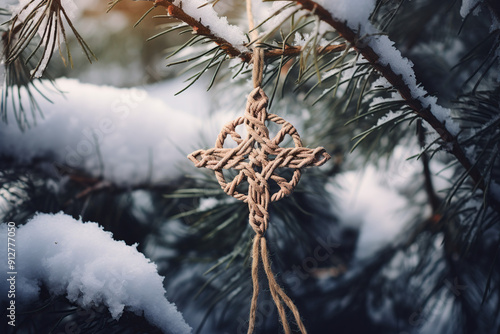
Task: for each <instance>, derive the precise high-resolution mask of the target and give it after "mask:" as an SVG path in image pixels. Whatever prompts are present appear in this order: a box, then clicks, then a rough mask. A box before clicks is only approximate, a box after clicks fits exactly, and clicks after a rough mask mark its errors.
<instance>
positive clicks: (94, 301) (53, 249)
mask: <svg viewBox="0 0 500 334" xmlns="http://www.w3.org/2000/svg"><path fill="white" fill-rule="evenodd" d="M0 237H1V240H7V225H6V224H1V225H0ZM6 251H7V249H6V247H2V249H1V250H0V254H1V256H2V258H3V259H6V258H7V254H6ZM6 265H7V263H6V262H4V263H3V266H5V267H4V268H3V269H2V274H1V275H2V276H3V275H6V273H7V272H8V271H9V270H7V268H6ZM16 271H17V280H16V302H20V303H23V302H26V303H29V302H30V301H32V300H36V299H37V298H38V295H39V291H40V285H41V284H44V285H45V286H46V287H47V288H48V290H49V291H50V293H51V294H53V295H65V296H66V298H67V299H68V300H69V301H71V302H73V303H76V304H78V305H79V306H81V307H82V308H84V309H86V308H90V307H91V306H93V305H95V306H99V305H105V306H106V307H107V308H108V310H109V312H110V313H111V316H112V317H113V318H114V319H118V318H120V316H121V315H122V313H123V311H124V310H125V309H126V310H128V311H131V312H134V313H136V314H141V313H143V314H144V317H145V318H146V319H147V320H148V321H149V322H150V323H151V324H153V325H155V326H157V327H158V328H160V329H162V331H163V332H164V333H170V334H184V333H191V328H190V327H189V325H187V323H186V322H185V321H184V318H183V317H182V314H181V313H180V312H179V311H178V310H177V308H176V306H175V305H174V304H172V303H170V302H169V301H168V300H167V299H166V298H165V289H164V287H163V277H161V276H159V275H158V272H157V270H156V265H155V264H154V263H152V262H150V261H149V260H148V259H147V258H146V257H145V256H144V255H143V254H142V253H140V252H138V251H137V249H136V245H134V246H128V245H126V244H125V242H123V241H115V240H113V238H112V234H111V233H110V232H105V231H104V230H103V228H102V227H100V226H99V225H98V224H97V223H91V222H88V223H83V222H82V221H77V220H75V219H73V218H72V217H71V216H68V215H65V214H63V213H59V214H55V215H51V214H39V215H37V216H35V217H34V218H33V219H32V220H30V221H28V223H26V225H23V226H19V228H18V229H17V231H16ZM1 282H2V283H0V287H1V288H2V291H7V290H6V288H7V286H5V285H6V282H7V280H6V278H3V279H2V280H1ZM6 295H7V294H5V295H4V294H2V297H3V298H5V297H6Z"/></svg>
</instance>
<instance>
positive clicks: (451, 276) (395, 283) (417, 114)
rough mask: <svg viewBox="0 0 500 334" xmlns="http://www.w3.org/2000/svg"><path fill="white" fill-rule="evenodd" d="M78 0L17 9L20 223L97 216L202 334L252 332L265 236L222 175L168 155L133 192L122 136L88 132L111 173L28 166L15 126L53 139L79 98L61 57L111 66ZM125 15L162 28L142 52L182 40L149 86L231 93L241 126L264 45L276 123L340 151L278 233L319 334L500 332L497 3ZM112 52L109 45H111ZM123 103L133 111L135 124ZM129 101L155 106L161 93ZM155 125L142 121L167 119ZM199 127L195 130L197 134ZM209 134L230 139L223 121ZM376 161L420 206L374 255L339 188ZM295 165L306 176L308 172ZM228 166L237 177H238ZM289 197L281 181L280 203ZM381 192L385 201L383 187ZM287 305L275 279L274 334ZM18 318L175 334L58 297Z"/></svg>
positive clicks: (119, 1)
mask: <svg viewBox="0 0 500 334" xmlns="http://www.w3.org/2000/svg"><path fill="white" fill-rule="evenodd" d="M75 3H76V6H75ZM75 3H73V1H71V0H66V1H64V0H23V1H20V4H19V5H17V6H7V5H5V6H4V8H1V9H0V10H1V12H0V14H1V15H3V17H4V18H5V20H4V21H5V23H4V25H2V26H1V28H2V52H3V53H2V57H3V71H4V83H3V90H2V101H1V109H0V115H1V117H2V122H3V125H2V128H1V129H2V130H0V141H2V142H3V144H0V149H1V151H0V155H1V156H2V160H1V164H0V180H1V184H2V188H1V192H0V194H1V195H2V197H3V198H4V201H3V203H4V204H3V205H4V209H3V210H2V212H1V219H2V221H5V222H8V221H13V222H16V223H18V224H23V223H25V222H27V221H28V220H29V219H30V218H32V217H33V216H34V215H35V214H36V213H37V212H45V213H57V212H64V213H66V214H68V215H71V216H73V217H75V218H78V217H81V218H82V220H84V221H94V222H98V223H99V224H101V225H102V226H103V227H104V228H105V229H106V230H108V231H112V232H113V235H114V238H115V239H118V240H125V242H126V243H127V244H134V243H138V244H139V246H138V249H139V251H141V252H144V253H145V254H146V256H148V257H150V258H152V259H153V260H154V262H155V263H156V264H157V265H158V270H159V273H160V274H161V275H163V276H165V281H164V284H165V286H166V290H167V293H168V295H169V300H172V301H174V302H175V303H176V304H177V306H178V308H179V310H181V311H182V312H183V313H184V316H185V318H186V321H187V322H188V323H189V324H190V325H191V326H192V327H193V328H194V332H196V333H235V332H236V333H246V332H247V330H248V326H249V312H250V300H251V298H252V291H255V287H252V280H251V263H252V256H251V254H250V253H251V249H252V238H253V235H254V231H253V230H252V227H251V226H249V224H248V221H249V219H248V205H247V203H246V202H243V201H238V200H235V199H232V198H231V197H228V196H227V194H226V192H227V189H226V191H225V190H224V189H221V186H220V184H219V182H220V176H218V178H216V176H215V175H213V173H212V171H210V170H208V171H207V170H203V169H197V168H195V167H194V166H193V165H192V164H189V161H188V160H187V158H186V159H185V160H186V162H185V164H182V165H181V166H182V170H181V172H180V173H179V172H176V173H175V175H181V176H179V177H175V178H173V179H168V178H167V179H162V180H157V179H155V178H154V175H158V174H161V172H160V171H157V170H155V168H160V167H158V164H155V159H159V157H157V156H155V155H154V154H146V155H145V156H147V157H148V158H147V159H145V160H149V161H142V163H141V164H140V165H141V166H140V167H137V166H135V167H134V168H137V170H140V171H146V172H145V173H146V174H147V175H148V177H146V178H145V179H141V178H139V179H138V180H135V181H132V180H130V179H129V180H123V179H121V178H120V177H122V176H121V175H126V176H125V178H126V177H127V175H135V174H133V173H131V174H127V173H125V172H123V170H126V168H125V167H124V165H125V164H123V165H122V168H123V170H122V169H113V168H110V166H108V165H107V164H106V161H108V160H107V157H106V154H103V152H104V153H106V152H108V151H105V150H104V149H101V148H100V146H99V143H102V140H101V137H100V136H103V137H104V136H105V134H106V131H105V130H102V131H100V132H96V131H94V133H91V134H90V137H88V138H90V139H89V141H88V142H89V143H90V142H91V139H92V138H94V140H95V144H96V145H95V149H94V148H89V151H92V152H94V153H92V154H93V156H95V159H94V160H93V161H95V163H93V164H89V163H86V162H85V161H87V160H85V159H77V158H78V155H76V156H75V157H76V158H75V159H73V160H71V159H70V160H68V159H69V158H70V157H71V156H70V153H68V152H67V151H64V153H57V150H58V148H51V147H48V148H46V151H44V153H43V154H41V155H37V154H27V153H26V152H27V151H26V149H24V148H23V147H24V146H20V145H18V146H16V145H15V143H14V141H16V140H17V139H12V138H22V137H21V136H17V137H10V136H11V135H12V133H13V132H12V131H11V130H12V128H13V124H14V125H15V127H16V128H18V129H19V131H21V132H24V134H25V135H29V132H30V131H32V130H33V129H36V128H37V127H42V126H43V125H44V114H45V113H46V111H45V110H44V109H43V107H41V105H43V106H45V105H47V104H46V102H47V101H46V100H50V99H52V98H53V96H55V95H57V94H62V95H63V96H64V94H65V92H64V91H65V87H64V86H62V85H60V84H58V83H59V81H58V80H55V79H53V78H52V77H51V76H50V75H49V73H50V71H51V70H54V71H55V72H56V73H57V72H58V71H59V72H60V73H61V72H64V73H68V72H67V71H68V69H61V67H57V66H58V65H57V64H56V65H52V64H53V63H56V62H57V61H59V59H58V58H61V59H62V63H64V65H66V67H67V68H69V67H74V70H73V71H78V68H79V67H80V68H82V67H83V66H86V64H84V62H85V61H86V60H88V61H89V62H90V63H92V65H91V66H94V65H95V64H94V63H96V60H97V59H98V58H100V57H101V54H100V52H98V51H97V50H93V48H92V45H93V44H94V39H98V38H97V37H96V36H85V34H84V33H83V30H82V32H80V29H81V28H80V27H79V23H82V22H81V21H79V20H78V19H74V17H75V13H76V12H78V7H77V6H78V5H79V3H78V2H75ZM122 6H128V7H127V8H129V9H131V10H132V12H133V13H135V14H137V16H138V17H139V19H138V21H137V22H136V26H137V27H138V28H140V27H141V26H144V25H147V24H150V23H151V22H154V23H156V26H155V29H156V31H155V32H154V33H151V35H150V36H149V37H148V38H147V39H148V41H146V40H144V41H142V42H141V43H143V48H144V50H148V48H155V47H153V44H148V43H157V44H154V45H166V46H168V56H167V59H166V60H165V59H161V60H159V61H158V60H157V59H158V58H155V60H154V62H155V64H154V66H155V67H154V68H157V67H158V62H159V63H160V65H161V66H165V65H168V68H169V69H172V70H169V71H163V72H161V71H157V70H151V69H149V71H153V72H155V75H153V76H151V77H150V78H149V79H148V81H162V80H166V79H169V76H170V75H171V74H172V73H174V72H175V73H176V74H177V72H180V73H182V74H181V75H182V76H183V78H187V79H186V81H185V84H184V86H180V87H177V91H178V94H179V95H180V96H182V95H187V96H189V94H190V91H192V90H193V89H195V88H196V87H200V86H202V87H203V88H206V89H207V90H208V92H209V94H210V96H211V97H213V107H212V108H213V109H215V110H223V111H227V113H228V114H231V115H238V116H242V115H243V111H244V110H245V102H246V98H247V96H248V94H249V93H250V92H251V91H252V89H253V86H252V76H255V74H254V73H252V70H253V68H254V67H256V66H254V65H255V64H256V63H257V62H258V60H257V59H256V57H257V56H256V55H257V54H258V52H260V54H262V60H263V68H262V84H261V87H262V89H263V91H264V92H265V93H266V94H267V96H268V98H269V102H268V110H269V112H270V113H273V114H277V115H278V116H280V117H283V118H284V119H287V120H288V121H290V122H291V123H293V125H294V126H295V128H297V129H298V130H299V132H300V134H301V136H302V141H303V143H304V146H307V147H317V146H323V147H324V148H325V150H326V152H328V153H329V154H330V155H331V156H332V159H331V160H330V161H329V162H328V163H326V164H325V165H324V166H323V167H321V168H314V169H312V168H311V169H305V170H304V171H303V173H302V178H301V181H300V182H299V183H298V185H297V187H296V188H295V190H294V192H293V194H291V195H290V196H288V197H286V198H284V199H283V200H282V201H279V202H273V203H271V204H270V205H269V214H270V218H269V228H268V230H267V231H266V236H265V237H266V239H267V242H268V247H269V253H270V258H271V262H272V271H273V272H274V274H275V277H276V280H277V283H278V284H279V286H280V287H281V288H282V289H283V291H285V293H286V294H287V295H288V296H289V297H290V299H291V300H293V303H294V305H296V307H297V309H298V311H299V312H300V318H301V319H302V322H303V323H304V326H305V328H306V329H307V332H308V333H367V332H370V333H398V334H403V333H464V334H465V333H497V332H499V331H500V320H499V319H500V314H499V312H500V265H499V260H498V258H497V256H498V252H499V249H500V233H499V232H500V172H499V171H500V116H499V114H500V76H499V73H500V72H499V71H500V64H499V58H500V5H499V3H498V2H497V1H493V0H463V1H455V0H443V1H439V2H436V1H432V0H413V1H405V0H356V1H354V0H351V1H347V0H338V1H337V0H335V1H334V0H316V1H312V0H295V1H277V0H276V1H272V0H271V1H260V0H253V1H252V0H249V1H246V2H245V1H234V0H182V1H181V0H173V1H170V0H155V1H146V0H145V1H140V2H131V1H127V0H113V1H110V3H109V4H108V11H109V15H112V13H113V12H114V11H119V10H121V8H122ZM144 6H145V7H146V11H144ZM104 20H105V19H104ZM249 22H250V25H249ZM127 36H129V38H132V37H130V36H131V34H127ZM113 38H115V37H112V39H111V40H110V41H115V42H116V40H114V39H113ZM120 41H121V40H120ZM123 42H124V43H125V42H126V41H123ZM106 43H108V41H107V42H106ZM96 44H98V42H96ZM56 49H57V51H56ZM78 49H80V50H81V51H82V52H79V50H78ZM112 49H113V47H112V44H111V42H109V44H106V46H105V47H103V50H99V51H101V52H102V53H103V54H106V53H105V52H111V51H112ZM77 51H78V52H77ZM144 52H146V51H144ZM161 52H162V51H161V50H160V51H158V50H156V49H154V53H161ZM57 55H59V56H60V57H57ZM82 55H83V56H82ZM124 57H126V55H124ZM77 60H78V62H77ZM97 63H98V61H97ZM51 66H54V67H53V68H52V67H51ZM145 67H146V66H145ZM85 69H87V67H85ZM122 71H124V72H125V73H127V68H123V69H122ZM125 76H127V75H126V74H125ZM162 76H163V77H162ZM254 81H255V77H254ZM136 84H137V86H139V85H142V84H143V83H139V82H137V83H136ZM57 90H60V92H57ZM131 92H132V93H133V92H134V91H131ZM132 96H133V95H132ZM167 98H168V99H175V97H173V96H171V97H170V96H169V97H167ZM89 99H92V97H89ZM58 101H59V100H58ZM120 101H121V100H118V103H117V104H115V107H116V110H115V111H116V113H117V114H120V115H122V114H123V115H126V114H127V113H128V112H127V109H126V108H125V109H120V106H123V105H121V104H120ZM127 101H128V102H127ZM127 101H126V102H124V103H129V104H128V105H130V104H134V105H137V106H140V105H141V103H143V104H142V105H144V100H143V99H142V98H137V100H127ZM115 102H116V101H115ZM121 102H123V101H121ZM56 104H57V102H56ZM148 106H149V105H148ZM204 107H205V106H199V107H198V108H204ZM206 108H209V107H208V106H206ZM122 111H123V113H122ZM68 112H71V111H68ZM142 113H143V114H142V116H141V118H139V119H142V118H151V117H152V116H150V115H153V116H154V115H156V114H151V113H149V114H148V110H147V109H144V110H143V111H142ZM223 113H224V112H223ZM127 115H128V114H127ZM166 117H167V118H166V119H168V116H166ZM163 120H164V119H163ZM39 123H40V124H39ZM268 123H271V122H268ZM63 126H64V125H63ZM138 126H139V125H138ZM185 126H186V131H188V129H189V128H190V127H193V126H194V125H193V123H186V124H185ZM105 128H106V126H105V125H103V129H105ZM200 128H201V129H204V128H205V129H207V133H211V132H210V131H209V129H208V128H209V126H200ZM269 128H270V131H271V132H277V131H278V130H279V129H278V128H274V127H273V126H272V125H269ZM53 131H57V129H54V130H53ZM2 132H3V133H2ZM197 135H198V137H197V138H190V140H191V143H193V144H194V143H201V144H197V145H194V146H193V147H192V150H191V151H194V150H196V149H198V148H202V149H208V148H209V147H212V146H213V142H214V141H216V136H214V137H213V138H211V137H210V138H208V137H207V134H203V133H198V134H197ZM183 138H184V137H183ZM233 138H234V137H233ZM174 139H175V138H174ZM202 139H203V140H202ZM41 140H42V139H41ZM136 140H138V139H136ZM178 140H179V141H182V140H183V139H182V138H181V139H178ZM174 141H175V140H174ZM290 141H291V140H290ZM80 142H82V141H80ZM130 142H131V143H132V142H133V140H131V141H130ZM127 144H129V143H128V142H127V143H120V144H118V145H117V147H116V150H118V148H119V145H127ZM170 144H171V146H173V147H175V146H176V145H177V144H179V143H177V142H171V143H170ZM287 144H288V145H289V143H287ZM9 145H10V146H9ZM12 147H13V148H12ZM42 147H43V146H42ZM61 147H63V146H61ZM82 147H83V146H82ZM183 147H185V146H183ZM191 151H186V152H184V151H183V152H182V153H183V154H184V155H188V154H189V153H191ZM28 152H29V150H28ZM54 152H55V153H54ZM142 153H144V152H142ZM58 154H59V156H64V157H65V159H59V158H57V157H58ZM61 154H62V155H61ZM89 156H90V153H89ZM86 157H87V156H86ZM86 157H85V158H86ZM247 158H248V157H247ZM251 158H252V157H250V159H251ZM75 161H76V162H75ZM163 162H164V161H163V160H162V163H163ZM374 166H375V167H376V168H377V170H378V171H382V172H383V173H385V174H384V175H385V177H386V178H387V179H388V180H389V181H388V182H393V181H392V180H394V179H398V180H403V181H402V182H398V184H397V186H395V187H396V190H397V192H398V193H399V195H400V196H402V197H404V198H406V199H407V201H406V203H407V204H406V207H405V208H404V210H405V211H406V215H404V217H405V221H398V222H394V218H392V217H389V216H388V217H386V219H387V221H390V222H391V224H393V225H394V227H393V229H395V230H398V231H399V232H398V233H397V234H395V236H394V237H392V238H391V240H390V241H389V242H387V243H384V244H383V245H382V246H380V247H378V248H377V249H376V251H373V252H372V253H370V254H368V255H364V256H362V257H360V256H359V252H360V251H361V252H362V251H363V249H365V250H366V249H367V248H366V247H367V245H364V244H363V239H362V238H361V234H362V229H363V227H362V226H361V227H356V226H353V225H352V224H347V223H346V218H345V217H344V216H343V215H344V214H345V213H346V212H348V211H349V209H350V208H347V209H346V208H344V209H343V210H339V209H338V207H337V205H338V204H339V203H345V201H344V202H342V200H341V198H340V197H341V196H342V194H343V193H344V192H343V190H342V187H341V186H340V185H339V183H340V181H339V180H342V177H343V176H345V175H346V174H348V173H350V172H352V171H366V173H367V174H366V175H368V177H369V176H370V175H372V174H369V173H368V171H369V170H370V168H373V167H374ZM165 168H166V169H167V167H165ZM169 168H170V167H169ZM114 172H115V173H116V174H117V175H114V174H113V173H114ZM279 172H280V173H282V174H281V175H282V177H284V178H285V179H287V180H289V179H291V178H293V175H292V172H291V171H285V170H283V171H282V170H279ZM137 173H139V172H137ZM168 173H169V172H165V174H167V175H168ZM172 173H173V172H172ZM220 174H222V175H223V176H224V177H225V178H227V179H230V178H232V177H234V176H235V175H237V172H234V171H224V172H223V173H222V172H220ZM378 175H380V174H378ZM218 181H219V182H218ZM278 186H279V187H280V188H281V185H280V183H279V182H277V184H274V183H271V184H270V189H271V191H273V190H276V189H278ZM237 189H238V191H240V192H244V191H246V190H248V189H245V188H244V185H238V188H237ZM372 196H373V198H372V200H373V202H377V198H376V197H377V196H378V194H373V195H372ZM380 196H382V195H380ZM145 202H147V204H144V203H145ZM352 209H353V210H354V208H352ZM391 209H393V210H396V209H401V208H396V207H393V208H391ZM365 219H366V220H370V219H374V218H373V217H365ZM377 223H379V224H385V223H386V222H385V221H380V222H375V224H377ZM401 226H403V227H401ZM365 233H366V232H365ZM2 242H3V241H2ZM368 252H369V251H368ZM263 275H264V274H263V273H261V274H260V277H261V278H262V277H263ZM271 290H272V289H271ZM271 293H272V291H271ZM271 293H270V292H269V288H268V285H267V283H264V282H263V281H262V280H261V282H260V294H259V296H258V304H257V309H256V313H254V315H255V314H256V319H255V331H254V332H255V333H279V332H281V331H283V328H285V329H284V332H289V331H287V329H286V326H285V324H284V323H285V321H283V318H282V317H281V318H280V314H279V311H277V309H276V307H275V306H274V304H273V299H274V296H271ZM252 305H253V304H252ZM82 312H83V313H82ZM85 312H86V313H85ZM287 312H288V313H287V314H286V318H287V319H288V320H289V321H290V326H291V328H292V329H291V331H292V332H293V331H296V332H300V331H299V327H300V324H298V322H299V321H295V320H296V319H295V320H294V315H293V314H292V312H291V311H287ZM81 314H84V316H81ZM89 314H91V315H92V317H90V316H88V315H89ZM89 319H90V320H89ZM280 319H281V320H280ZM87 320H88V321H87ZM18 321H19V326H20V328H21V329H22V330H23V331H24V332H26V333H41V332H50V331H51V330H52V331H53V332H59V331H60V332H64V330H65V329H64V328H66V330H67V328H68V326H69V325H68V324H73V325H74V326H76V327H77V328H78V330H79V331H80V332H85V333H112V332H116V333H156V332H161V331H160V329H159V328H155V326H154V324H151V323H149V322H148V321H147V320H145V319H144V317H143V316H142V315H141V314H134V313H133V312H127V313H125V314H124V315H123V316H122V318H120V320H119V321H116V320H113V319H112V317H111V315H110V314H109V313H108V311H106V310H105V309H104V310H103V309H102V307H101V308H99V305H97V303H96V305H95V308H93V309H90V310H88V309H85V310H81V309H80V308H79V306H78V305H77V304H75V303H74V302H70V301H69V300H68V299H66V298H64V296H54V295H53V294H51V292H50V291H49V289H48V288H47V287H42V293H41V294H40V300H39V301H37V302H36V303H33V304H32V305H26V306H25V309H24V310H23V313H22V314H20V315H19V318H18ZM250 322H251V321H250ZM73 325H72V326H73ZM2 326H4V327H3V328H5V329H6V330H12V329H11V328H9V327H8V326H7V325H5V324H4V323H2ZM65 326H66V327H65ZM70 327H71V326H70ZM24 332H23V333H24ZM302 332H303V333H304V330H302Z"/></svg>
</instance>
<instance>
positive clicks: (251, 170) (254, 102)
mask: <svg viewBox="0 0 500 334" xmlns="http://www.w3.org/2000/svg"><path fill="white" fill-rule="evenodd" d="M247 14H248V20H249V28H250V31H251V35H252V39H253V43H254V45H255V46H254V50H253V55H252V63H253V70H252V79H253V85H254V89H253V90H252V92H251V93H250V94H249V96H248V99H247V105H246V109H245V113H244V115H243V116H242V117H239V118H237V119H235V120H233V121H232V122H229V123H227V124H226V125H225V126H224V127H223V129H222V131H221V132H220V133H219V136H218V137H217V140H216V142H215V147H214V148H211V149H208V150H197V151H195V152H193V153H191V154H190V155H188V158H189V159H190V160H191V161H192V162H193V163H194V165H195V166H196V167H198V168H201V167H205V168H209V169H211V170H213V171H214V172H215V176H216V178H217V181H218V182H219V184H220V185H221V187H222V189H224V191H225V192H226V193H227V194H228V195H230V196H233V197H235V198H236V199H239V200H241V201H244V202H245V203H247V204H248V209H249V224H250V226H251V227H252V229H253V230H254V232H255V236H254V238H253V246H252V269H251V272H252V285H253V295H252V301H251V305H250V315H249V325H248V334H251V333H253V332H254V329H255V320H256V314H257V299H258V296H259V264H260V262H262V266H263V268H264V272H265V273H266V277H267V280H268V283H269V291H270V292H271V296H272V298H273V301H274V303H275V304H276V308H277V309H278V314H279V317H280V320H281V324H282V326H283V330H284V332H285V333H286V334H290V333H291V330H290V325H289V323H288V319H287V316H286V310H285V307H284V305H286V306H287V307H288V308H289V309H290V310H291V311H292V314H293V316H294V319H295V322H296V324H297V326H298V328H299V330H300V332H301V333H302V334H306V333H307V331H306V328H305V326H304V324H303V323H302V320H301V318H300V314H299V311H298V309H297V307H296V306H295V304H294V303H293V301H292V300H291V299H290V298H289V297H288V296H287V294H286V293H285V292H284V291H283V289H282V288H281V287H280V285H279V284H278V283H277V282H276V279H275V277H274V273H273V271H272V269H271V264H270V262H271V261H270V259H269V251H268V248H267V242H266V238H265V232H266V230H267V228H268V227H269V211H268V208H269V203H270V202H274V201H278V200H280V199H282V198H283V197H285V196H288V195H290V194H291V193H292V192H293V189H294V188H295V186H296V185H297V183H298V182H299V180H300V176H301V169H302V168H304V167H308V166H321V165H323V164H324V163H325V162H326V161H328V160H329V159H330V155H328V153H326V151H325V149H324V148H323V147H318V148H315V149H310V148H306V147H303V146H302V141H301V139H300V136H299V134H298V132H297V130H296V129H295V127H294V126H293V125H292V124H290V123H288V122H287V121H285V120H284V119H282V118H281V117H279V116H277V115H273V114H268V113H267V106H268V98H267V96H266V94H265V93H264V91H263V89H262V87H261V85H262V79H263V72H264V62H265V59H264V50H263V49H262V48H260V47H258V45H257V44H258V33H257V31H256V30H255V28H254V23H253V21H254V20H253V15H252V1H251V0H247ZM266 122H273V123H276V124H278V125H281V129H280V130H279V131H278V133H277V134H276V135H275V136H274V137H273V138H270V136H269V129H268V127H267V126H266ZM242 124H244V125H245V128H246V130H247V135H246V138H244V139H243V138H242V137H241V136H240V135H239V134H238V133H237V132H236V127H237V126H238V125H242ZM286 135H289V136H290V137H291V138H292V139H293V142H294V145H295V147H280V146H279V144H280V143H281V142H282V141H283V140H284V138H285V136H286ZM228 136H230V137H231V138H232V139H233V140H234V141H235V142H236V144H237V146H236V147H235V148H224V142H225V140H226V139H227V137H228ZM270 156H272V157H273V159H270V158H269V157H270ZM278 168H291V169H293V175H292V177H291V180H290V181H288V180H286V179H285V178H284V177H281V176H279V175H278V174H277V173H276V170H277V169H278ZM223 169H235V170H237V171H238V174H237V175H236V176H235V177H234V178H233V179H232V180H231V181H229V182H228V181H227V180H226V179H225V177H224V174H223ZM256 170H258V171H256ZM269 180H273V181H274V182H275V183H276V184H277V185H278V186H279V190H278V191H277V192H275V193H273V194H271V190H270V187H269ZM244 181H246V182H247V183H248V193H247V194H243V193H241V192H238V191H237V190H236V187H237V186H238V185H240V184H241V183H242V182H244Z"/></svg>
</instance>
